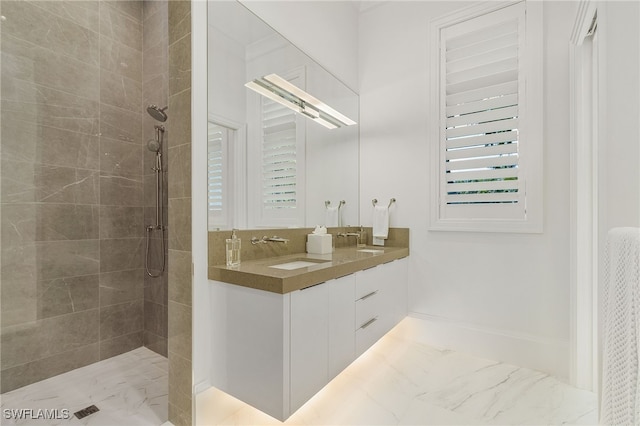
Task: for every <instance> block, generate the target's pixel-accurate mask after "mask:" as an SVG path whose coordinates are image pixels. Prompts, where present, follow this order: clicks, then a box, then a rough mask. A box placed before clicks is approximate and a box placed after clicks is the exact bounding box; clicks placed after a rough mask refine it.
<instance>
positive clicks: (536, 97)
mask: <svg viewBox="0 0 640 426" xmlns="http://www.w3.org/2000/svg"><path fill="white" fill-rule="evenodd" d="M489 7H491V6H489ZM534 9H535V10H534ZM540 22H541V19H540V16H539V6H532V5H530V4H528V3H525V2H520V3H516V4H511V5H509V6H506V7H502V8H500V9H497V10H495V9H494V10H489V11H487V10H486V6H481V9H479V8H477V7H476V8H473V9H467V10H465V11H461V12H457V13H456V14H454V15H450V16H448V17H445V18H443V19H442V20H439V21H436V22H434V23H432V32H431V35H432V37H433V43H434V45H433V47H434V50H435V52H433V53H434V56H432V58H437V59H436V60H435V61H434V66H433V67H432V72H433V80H432V83H433V86H432V87H434V89H435V90H434V92H435V93H433V95H434V96H432V99H433V102H434V104H433V105H432V113H433V114H432V117H434V121H433V126H432V127H433V129H434V135H433V139H434V140H433V141H432V142H433V145H432V146H434V147H435V148H436V149H435V150H434V151H435V152H434V153H433V154H434V155H433V158H434V160H435V161H434V167H433V168H434V182H436V185H434V188H433V193H434V199H433V205H434V208H433V209H432V223H431V225H432V229H435V230H438V229H441V230H467V231H490V232H495V231H506V232H509V231H510V232H541V228H542V226H541V225H542V222H541V220H542V218H541V213H542V200H541V188H542V174H541V162H542V139H541V138H542V128H541V123H542V120H541V117H542V114H541V105H542V96H541V91H542V85H541V74H542V71H541V64H542V61H541V56H540V52H539V51H538V50H539V48H540V45H541V43H540V41H541V40H540V28H539V27H540ZM536 61H537V62H536Z"/></svg>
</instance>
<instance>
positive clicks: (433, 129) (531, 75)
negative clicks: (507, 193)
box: [429, 1, 544, 233]
mask: <svg viewBox="0 0 640 426" xmlns="http://www.w3.org/2000/svg"><path fill="white" fill-rule="evenodd" d="M518 3H524V4H525V5H526V12H525V31H524V32H525V34H524V37H525V41H524V46H525V48H524V49H525V52H524V55H523V56H522V57H521V58H520V60H521V63H522V66H521V67H520V71H521V73H520V74H519V80H520V83H519V85H520V87H521V90H520V93H523V92H524V96H523V97H524V100H523V99H520V98H519V99H518V108H519V116H520V117H522V119H521V120H520V123H519V125H518V130H519V138H518V139H519V143H518V145H519V146H518V154H519V160H518V168H519V171H518V179H519V180H523V181H524V185H523V188H524V191H525V199H524V200H523V202H524V204H525V205H524V206H523V207H524V208H523V210H522V211H523V212H524V213H523V214H522V215H521V216H520V217H507V215H504V214H502V213H503V212H502V211H501V210H500V207H501V206H510V205H508V204H506V205H502V204H494V205H482V208H483V210H484V211H483V213H482V214H481V215H477V216H475V215H474V214H472V212H471V211H472V209H466V210H467V212H468V214H467V215H465V214H455V215H454V214H450V213H449V214H448V213H447V212H448V211H449V212H450V211H451V209H450V208H449V209H446V208H443V206H446V202H445V197H444V196H445V195H446V180H445V179H443V178H444V177H445V175H444V170H443V168H444V167H446V165H445V160H444V159H445V149H444V147H443V141H444V138H443V134H442V132H444V128H443V125H442V122H441V111H442V110H441V108H442V106H441V105H442V103H443V102H442V94H441V81H442V78H443V71H442V69H443V67H442V64H441V55H440V48H441V47H440V46H441V42H442V38H441V34H442V32H443V31H444V30H445V29H446V28H448V27H450V26H452V25H455V24H459V23H461V22H464V21H467V20H470V19H474V18H477V17H481V16H483V15H487V14H489V13H493V12H496V11H499V10H501V9H504V8H506V7H509V6H512V5H515V4H518ZM542 7H543V5H542V2H532V1H527V2H523V1H520V2H496V3H494V2H491V3H487V4H481V5H476V6H472V7H469V8H464V9H460V10H458V11H455V12H453V13H451V14H448V15H445V16H443V17H441V18H438V19H435V20H433V21H431V22H430V23H429V37H430V43H429V46H430V52H429V58H430V61H431V62H430V67H429V70H430V82H429V88H430V96H429V97H430V109H429V112H430V114H429V117H430V119H429V120H430V124H431V126H430V134H429V143H430V147H431V177H432V179H431V181H432V182H431V215H430V230H434V231H468V232H522V233H541V232H542V230H543V185H544V179H543V134H544V132H543V93H542V92H543V81H542V75H543V39H542ZM522 89H524V90H522ZM465 207H466V206H465ZM465 207H462V208H461V209H460V210H465ZM476 210H477V209H476ZM456 216H457V217H456Z"/></svg>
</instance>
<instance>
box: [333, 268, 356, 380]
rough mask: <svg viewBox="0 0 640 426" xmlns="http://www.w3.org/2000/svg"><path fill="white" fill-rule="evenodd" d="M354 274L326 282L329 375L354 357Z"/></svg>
mask: <svg viewBox="0 0 640 426" xmlns="http://www.w3.org/2000/svg"><path fill="white" fill-rule="evenodd" d="M355 285H356V279H355V275H354V274H351V275H347V276H345V277H342V278H338V279H335V280H331V281H328V282H327V286H328V287H329V377H328V379H329V380H331V379H333V378H334V377H335V376H337V375H338V373H340V372H341V371H342V370H344V369H345V368H346V367H347V366H348V365H349V364H351V362H352V361H353V360H354V359H355V340H354V332H355V306H354V303H353V300H354V298H355Z"/></svg>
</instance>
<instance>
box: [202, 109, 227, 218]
mask: <svg viewBox="0 0 640 426" xmlns="http://www.w3.org/2000/svg"><path fill="white" fill-rule="evenodd" d="M231 133H233V131H232V130H230V129H228V128H226V127H224V126H219V125H217V124H214V123H212V122H209V127H208V137H207V155H208V157H207V180H208V184H207V190H208V199H207V202H208V209H209V226H210V227H220V228H227V227H228V226H229V223H228V222H229V215H228V212H229V204H230V202H229V201H230V197H229V194H228V191H227V188H228V180H229V178H230V175H229V173H228V166H227V165H228V161H227V160H228V148H229V138H230V135H231Z"/></svg>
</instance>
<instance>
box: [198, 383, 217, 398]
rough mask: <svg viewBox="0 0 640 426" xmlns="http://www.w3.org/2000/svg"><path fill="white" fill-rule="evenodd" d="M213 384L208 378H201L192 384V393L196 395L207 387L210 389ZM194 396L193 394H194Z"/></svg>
mask: <svg viewBox="0 0 640 426" xmlns="http://www.w3.org/2000/svg"><path fill="white" fill-rule="evenodd" d="M212 386H213V385H212V384H211V382H210V381H209V380H202V381H200V382H197V383H194V385H193V393H194V395H197V394H199V393H202V392H204V391H206V390H208V389H210V388H211V387H212ZM194 398H195V396H194Z"/></svg>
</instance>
